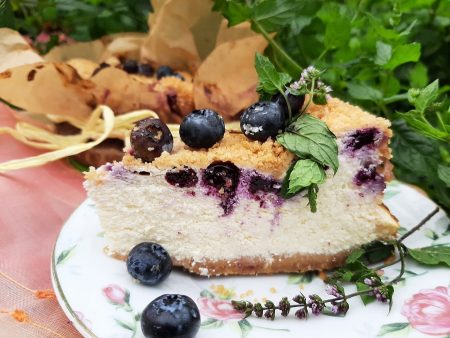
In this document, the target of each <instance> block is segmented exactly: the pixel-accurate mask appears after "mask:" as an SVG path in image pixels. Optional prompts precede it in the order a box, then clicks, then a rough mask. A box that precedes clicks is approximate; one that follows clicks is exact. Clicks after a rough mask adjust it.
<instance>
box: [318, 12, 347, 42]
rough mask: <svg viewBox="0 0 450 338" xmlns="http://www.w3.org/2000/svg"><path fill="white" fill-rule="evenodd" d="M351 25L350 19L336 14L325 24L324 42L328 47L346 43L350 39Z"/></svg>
mask: <svg viewBox="0 0 450 338" xmlns="http://www.w3.org/2000/svg"><path fill="white" fill-rule="evenodd" d="M350 30H351V25H350V21H349V20H348V19H347V18H345V17H340V16H337V17H336V15H335V16H334V17H333V19H332V20H331V21H330V22H329V23H328V24H327V28H326V30H325V36H324V40H323V42H324V44H325V47H326V48H328V49H333V48H339V47H343V46H345V45H346V44H348V40H349V39H350Z"/></svg>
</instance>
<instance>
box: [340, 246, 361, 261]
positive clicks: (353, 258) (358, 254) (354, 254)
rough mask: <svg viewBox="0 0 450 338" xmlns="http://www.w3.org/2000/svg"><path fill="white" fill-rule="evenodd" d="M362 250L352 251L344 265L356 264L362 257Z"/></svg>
mask: <svg viewBox="0 0 450 338" xmlns="http://www.w3.org/2000/svg"><path fill="white" fill-rule="evenodd" d="M364 252H365V251H364V249H362V248H358V249H355V250H353V251H352V252H351V253H350V255H348V257H347V260H346V261H345V263H353V262H356V261H357V260H358V259H359V258H360V257H361V256H362V255H364Z"/></svg>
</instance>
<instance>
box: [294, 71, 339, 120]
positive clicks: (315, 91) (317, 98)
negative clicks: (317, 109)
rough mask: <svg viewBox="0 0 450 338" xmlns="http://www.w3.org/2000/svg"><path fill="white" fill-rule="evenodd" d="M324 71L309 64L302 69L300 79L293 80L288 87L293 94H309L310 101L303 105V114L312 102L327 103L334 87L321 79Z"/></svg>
mask: <svg viewBox="0 0 450 338" xmlns="http://www.w3.org/2000/svg"><path fill="white" fill-rule="evenodd" d="M323 73H324V71H323V70H318V69H317V68H315V67H314V66H309V67H307V68H305V69H304V70H303V71H302V73H301V75H300V79H299V80H298V81H294V82H292V83H291V84H290V85H289V87H288V88H287V90H288V92H289V93H290V94H292V95H297V96H298V95H308V101H307V102H306V104H305V105H304V106H303V109H302V111H301V114H303V113H304V112H305V111H306V110H307V109H308V107H309V105H310V104H311V102H314V103H315V104H319V105H324V104H327V100H328V98H329V95H330V93H331V92H332V91H333V89H332V88H331V87H330V86H328V85H325V83H324V82H323V81H322V80H321V79H320V76H321V75H322V74H323Z"/></svg>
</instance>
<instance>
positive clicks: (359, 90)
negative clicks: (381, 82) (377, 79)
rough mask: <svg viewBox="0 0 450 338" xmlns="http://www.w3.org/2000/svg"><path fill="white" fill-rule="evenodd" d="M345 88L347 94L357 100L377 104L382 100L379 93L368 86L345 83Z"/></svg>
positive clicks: (381, 95)
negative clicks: (346, 88)
mask: <svg viewBox="0 0 450 338" xmlns="http://www.w3.org/2000/svg"><path fill="white" fill-rule="evenodd" d="M347 87H348V92H349V94H350V95H351V96H352V97H354V98H355V99H358V100H368V101H373V102H378V101H380V100H381V99H382V98H383V94H382V93H381V91H379V90H378V89H375V88H373V87H370V86H368V85H362V84H357V83H347Z"/></svg>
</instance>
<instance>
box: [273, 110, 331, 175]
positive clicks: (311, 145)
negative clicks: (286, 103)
mask: <svg viewBox="0 0 450 338" xmlns="http://www.w3.org/2000/svg"><path fill="white" fill-rule="evenodd" d="M277 141H278V142H279V143H280V144H281V145H282V146H283V147H285V148H286V149H287V150H289V151H290V152H292V153H294V154H296V155H297V156H299V157H300V158H310V159H313V160H314V161H317V162H319V163H320V164H322V165H323V166H329V167H330V168H331V169H333V171H334V172H335V173H336V171H337V170H338V168H339V160H338V147H337V143H336V136H335V135H334V134H333V133H332V132H331V131H330V130H329V129H328V127H327V125H326V124H325V122H323V121H321V120H319V119H318V118H315V117H313V116H311V115H309V114H304V115H301V116H300V117H299V118H298V119H297V120H295V122H294V123H292V124H291V125H290V126H289V127H288V128H287V129H286V132H284V133H283V134H280V135H278V136H277Z"/></svg>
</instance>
